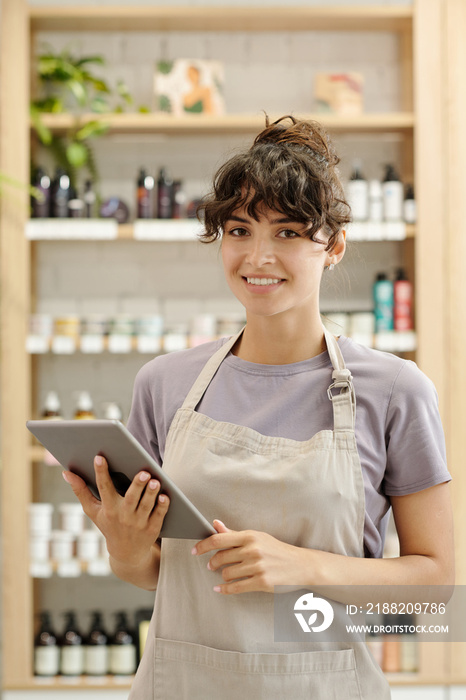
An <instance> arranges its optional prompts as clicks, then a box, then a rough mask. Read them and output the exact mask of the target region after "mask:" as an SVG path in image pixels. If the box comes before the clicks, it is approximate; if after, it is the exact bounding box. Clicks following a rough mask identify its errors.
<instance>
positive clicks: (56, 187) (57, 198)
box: [51, 168, 71, 219]
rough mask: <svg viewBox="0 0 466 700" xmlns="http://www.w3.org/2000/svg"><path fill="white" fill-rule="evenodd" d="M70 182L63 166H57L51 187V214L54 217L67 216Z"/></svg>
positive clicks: (62, 217)
mask: <svg viewBox="0 0 466 700" xmlns="http://www.w3.org/2000/svg"><path fill="white" fill-rule="evenodd" d="M70 189H71V183H70V178H69V175H68V174H67V173H66V172H65V170H63V168H57V169H56V171H55V177H54V179H53V182H52V187H51V214H52V216H53V217H55V218H61V219H64V218H67V217H68V201H69V199H70Z"/></svg>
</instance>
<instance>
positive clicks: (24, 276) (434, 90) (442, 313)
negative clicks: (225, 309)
mask: <svg viewBox="0 0 466 700" xmlns="http://www.w3.org/2000/svg"><path fill="white" fill-rule="evenodd" d="M266 9H267V11H265V8H263V7H260V8H259V7H257V8H254V7H247V6H244V7H230V8H226V7H221V8H215V7H208V8H207V7H205V8H203V7H170V6H165V7H149V6H145V7H130V6H129V5H128V6H126V7H122V6H115V7H113V6H99V7H91V6H88V5H86V6H85V7H60V6H57V5H54V6H51V7H47V6H45V7H28V5H27V3H26V0H3V3H2V15H3V16H2V25H1V31H2V36H1V68H2V75H1V81H0V100H1V105H2V120H1V129H2V131H1V139H0V156H1V162H2V170H3V172H5V173H7V174H8V175H9V176H11V177H15V178H16V179H17V180H20V181H22V182H27V181H28V180H29V145H28V144H29V138H30V135H31V125H30V122H29V109H28V105H29V88H28V86H29V78H30V76H29V70H30V40H31V34H34V33H35V32H37V31H42V30H47V31H49V30H50V31H52V30H53V31H55V30H60V31H65V32H66V31H73V32H75V31H86V32H92V31H109V32H110V31H126V30H129V31H154V30H156V31H215V32H218V31H225V32H226V31H230V32H231V31H279V30H280V31H281V30H283V31H286V30H301V31H304V30H331V31H366V30H367V31H394V32H398V33H399V35H400V52H401V53H400V60H401V61H402V65H403V68H402V74H403V80H402V83H403V105H402V107H403V110H404V111H402V112H400V113H395V114H364V115H361V116H360V117H357V118H353V119H349V118H339V117H330V116H326V117H325V119H324V120H323V121H325V124H326V125H327V127H328V128H329V129H330V130H332V131H335V132H355V133H357V132H368V133H384V132H398V133H400V134H402V136H403V138H405V139H406V149H405V157H406V163H407V167H408V168H409V167H412V155H413V150H415V153H416V161H415V172H416V195H417V200H418V211H419V217H418V225H417V227H416V236H415V240H414V228H411V229H410V230H409V241H408V244H407V245H409V246H411V253H408V257H409V255H411V257H412V262H413V265H414V268H415V273H416V318H417V339H418V351H417V361H418V364H419V365H420V367H421V369H423V370H424V371H425V372H426V373H427V374H428V375H429V376H430V377H431V378H432V379H433V381H434V382H435V384H436V387H437V390H438V393H439V398H440V406H441V410H442V414H443V419H444V424H445V430H446V435H447V443H448V449H449V456H450V469H451V471H452V472H453V475H454V477H456V481H455V507H456V513H457V519H458V520H459V522H460V523H461V524H462V525H464V524H465V523H464V518H466V516H465V515H460V514H461V513H462V512H464V511H462V509H461V504H462V503H463V501H464V496H465V495H466V493H464V492H465V491H466V479H465V478H464V476H462V475H461V473H462V463H463V459H464V458H463V450H464V447H463V432H464V428H463V425H462V420H461V419H460V416H461V414H462V412H463V414H464V409H463V406H462V397H463V396H464V395H465V393H466V373H465V369H464V367H465V363H464V347H465V346H466V335H465V331H464V324H463V323H462V322H461V318H462V315H464V308H465V306H466V276H465V275H464V274H463V270H462V263H463V262H464V260H465V259H466V249H465V246H466V231H465V230H464V229H465V223H464V216H463V212H462V199H463V198H464V191H466V176H465V173H464V167H463V165H464V163H463V161H462V159H461V154H463V156H464V155H466V144H465V136H464V129H463V127H462V121H463V117H464V104H463V103H464V99H465V98H464V95H466V76H465V74H464V71H463V73H462V74H460V73H459V72H458V73H456V66H459V65H464V63H465V62H466V56H465V51H466V49H465V44H464V41H463V37H462V33H461V27H463V26H466V17H465V15H466V9H465V6H464V3H461V2H459V1H458V0H431V1H430V2H429V3H425V2H422V0H415V2H414V6H412V7H411V6H385V7H372V6H366V7H354V8H351V7H344V8H343V7H342V8H339V7H288V6H286V5H285V4H284V5H283V7H281V8H276V7H275V8H266ZM447 47H448V51H447ZM443 52H446V53H443ZM445 56H446V60H444V59H445ZM462 62H463V63H462ZM458 71H459V69H458ZM447 105H448V109H449V113H448V115H447ZM308 116H309V117H311V118H312V116H313V115H311V114H310V115H308ZM314 116H315V117H317V118H318V119H320V120H322V115H314ZM447 116H448V118H449V119H450V121H447ZM90 118H95V116H94V115H84V116H82V117H80V121H81V122H85V121H86V120H88V119H90ZM98 118H99V119H102V120H103V121H106V122H108V123H109V128H110V131H112V132H116V133H118V132H119V133H128V134H131V133H135V134H141V133H164V134H169V135H171V136H173V137H175V136H178V135H184V134H198V135H199V136H201V135H202V136H208V135H209V134H227V133H228V134H241V133H249V132H254V131H256V130H257V128H258V127H259V126H262V124H263V116H262V115H247V114H229V115H226V116H224V117H221V118H208V117H202V116H193V118H188V117H184V118H180V119H173V118H168V117H166V116H163V115H156V114H121V115H101V116H99V117H98ZM43 119H44V123H45V124H46V125H47V126H49V127H50V128H51V129H53V130H54V131H63V130H66V129H68V128H69V127H70V126H72V125H73V124H75V118H74V117H71V116H69V115H44V117H43ZM447 126H448V128H447ZM450 126H451V129H450ZM445 139H446V141H445ZM458 144H459V146H460V147H461V148H459V147H458ZM413 146H414V149H413ZM461 149H462V150H461ZM410 159H411V165H410V164H409V161H410ZM27 216H28V195H27V193H26V192H19V193H17V192H15V194H14V196H11V197H10V196H4V197H3V200H2V207H1V212H0V242H1V269H0V273H1V327H2V357H1V380H2V399H1V400H2V426H1V427H2V463H3V470H2V490H1V491H2V503H3V508H2V511H3V513H2V518H3V534H4V546H3V611H4V632H3V637H4V639H5V640H7V644H5V645H4V648H3V665H4V671H3V683H4V687H5V688H6V689H10V690H15V689H25V690H28V689H40V688H42V689H43V688H44V687H50V688H52V687H53V688H54V689H55V688H60V687H62V688H69V687H70V686H68V685H63V684H61V683H60V682H59V681H56V682H54V683H53V684H51V685H50V686H44V685H43V684H42V683H41V684H39V683H36V682H35V681H34V678H33V676H32V637H33V594H32V583H31V580H30V577H29V572H28V563H29V562H28V553H27V542H28V524H27V515H26V514H27V504H28V503H29V502H30V500H31V494H32V468H31V462H33V461H34V460H36V459H38V454H39V453H38V452H37V448H34V452H33V453H31V451H30V442H29V440H28V436H27V431H26V429H25V427H24V426H25V422H26V420H27V419H28V418H29V417H30V415H31V387H32V382H31V358H30V357H29V356H28V355H27V353H26V351H25V347H26V326H27V324H26V320H27V318H28V316H29V313H30V300H31V282H30V279H31V275H30V273H31V260H32V256H31V243H30V242H29V241H27V240H26V237H25V236H24V230H25V224H26V221H27ZM460 233H461V235H460ZM117 237H118V238H120V239H131V238H133V228H132V226H131V225H127V226H123V227H120V228H119V232H118V236H117ZM413 250H414V252H413ZM458 261H461V264H460V263H459V262H458ZM440 340H442V342H439V341H440ZM457 551H458V556H459V558H460V565H459V572H460V576H459V582H461V583H463V582H464V581H463V580H462V579H466V527H464V528H462V529H461V530H460V531H459V533H458V535H457ZM451 646H452V647H455V649H452V650H450V649H447V645H437V644H433V643H429V644H423V645H421V670H420V672H419V673H417V674H411V675H409V676H407V675H405V674H400V675H398V674H397V675H395V676H392V677H390V681H391V682H392V683H393V684H402V685H404V684H406V685H411V684H427V683H428V684H434V685H435V684H447V683H449V682H451V680H454V681H455V682H457V683H464V682H466V673H465V671H464V666H463V664H462V661H461V650H460V648H459V645H451ZM449 668H452V670H453V671H452V674H453V675H452V676H451V677H450V676H449V670H448V669H449ZM83 683H84V685H85V687H86V688H89V687H90V686H89V685H88V684H87V682H84V681H83ZM81 687H82V686H81ZM98 687H99V688H104V687H105V688H110V689H111V688H116V687H122V686H120V685H118V684H116V683H115V682H114V681H111V680H109V682H108V683H107V684H105V685H100V684H99V686H98Z"/></svg>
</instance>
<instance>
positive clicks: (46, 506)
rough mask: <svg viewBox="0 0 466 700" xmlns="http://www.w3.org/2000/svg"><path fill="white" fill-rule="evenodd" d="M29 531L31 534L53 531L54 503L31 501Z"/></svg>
mask: <svg viewBox="0 0 466 700" xmlns="http://www.w3.org/2000/svg"><path fill="white" fill-rule="evenodd" d="M28 512H29V532H30V533H31V535H50V533H51V532H52V515H53V505H52V504H51V503H30V504H29V506H28Z"/></svg>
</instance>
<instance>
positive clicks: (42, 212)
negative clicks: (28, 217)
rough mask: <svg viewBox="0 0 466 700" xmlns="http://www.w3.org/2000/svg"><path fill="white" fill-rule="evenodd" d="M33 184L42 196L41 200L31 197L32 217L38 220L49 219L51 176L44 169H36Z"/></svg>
mask: <svg viewBox="0 0 466 700" xmlns="http://www.w3.org/2000/svg"><path fill="white" fill-rule="evenodd" d="M31 184H32V186H33V187H35V188H36V189H37V190H38V191H39V192H40V194H41V198H40V199H38V198H37V197H31V211H32V216H33V217H34V218H36V219H47V218H48V217H49V216H50V198H51V186H52V183H51V182H50V178H49V176H48V175H47V174H46V172H45V170H43V168H40V167H38V168H36V169H35V170H34V173H33V177H32V181H31Z"/></svg>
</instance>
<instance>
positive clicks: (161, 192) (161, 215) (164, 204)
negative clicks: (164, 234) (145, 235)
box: [157, 168, 173, 219]
mask: <svg viewBox="0 0 466 700" xmlns="http://www.w3.org/2000/svg"><path fill="white" fill-rule="evenodd" d="M172 202H173V181H172V179H171V178H170V177H169V175H168V173H167V171H166V169H165V168H160V171H159V177H158V180H157V218H158V219H171V218H172Z"/></svg>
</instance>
